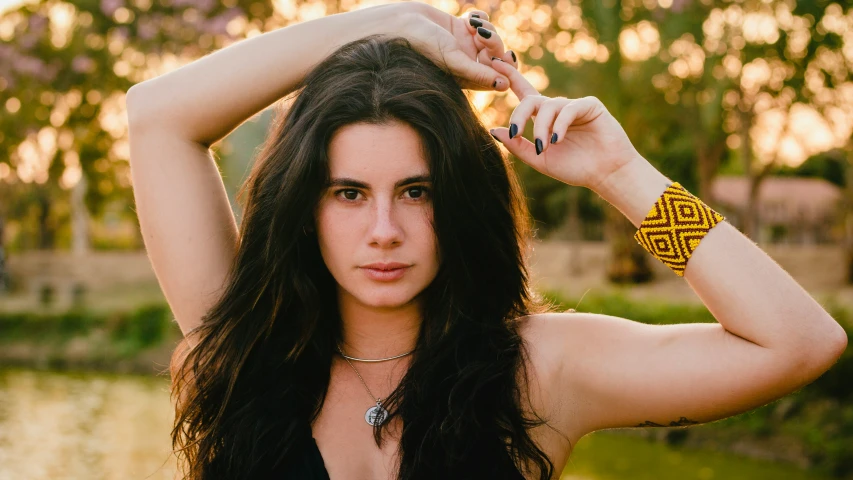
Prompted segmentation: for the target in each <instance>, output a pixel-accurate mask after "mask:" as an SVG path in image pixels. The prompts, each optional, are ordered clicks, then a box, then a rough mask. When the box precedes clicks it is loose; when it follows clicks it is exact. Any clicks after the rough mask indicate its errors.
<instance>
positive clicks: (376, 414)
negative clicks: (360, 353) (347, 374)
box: [338, 346, 414, 426]
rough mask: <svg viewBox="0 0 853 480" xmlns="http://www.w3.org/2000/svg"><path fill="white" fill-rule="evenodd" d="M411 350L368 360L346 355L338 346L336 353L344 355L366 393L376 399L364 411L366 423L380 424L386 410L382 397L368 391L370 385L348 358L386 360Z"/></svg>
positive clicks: (363, 360) (404, 354) (362, 360)
mask: <svg viewBox="0 0 853 480" xmlns="http://www.w3.org/2000/svg"><path fill="white" fill-rule="evenodd" d="M412 352H414V350H412V351H411V352H408V353H403V354H400V355H396V356H393V357H388V358H380V359H376V360H368V359H363V358H355V357H348V356H347V355H345V354H344V352H343V350H341V347H340V346H338V353H340V354H341V356H342V357H344V360H346V361H347V363H348V364H349V366H350V367H352V369H353V370H355V374H356V375H358V379H359V380H361V383H362V384H363V385H364V388H366V389H367V393H368V394H370V397H371V398H373V400H375V401H376V405H374V406H372V407H370V408H368V409H367V411H366V412H365V413H364V421H365V422H367V424H368V425H370V426H379V425H382V423H383V422H384V421H385V419H386V418H388V410H385V408H384V407H383V406H382V399H381V398H376V397H374V396H373V392H371V391H370V387H368V386H367V383H366V382H365V381H364V378H362V377H361V374H360V373H358V370H357V369H356V368H355V365H353V364H352V362H350V360H351V359H352V360H356V361H359V362H385V361H388V360H394V359H395V358H400V357H405V356H406V355H408V354H410V353H412Z"/></svg>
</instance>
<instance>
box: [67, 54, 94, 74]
mask: <svg viewBox="0 0 853 480" xmlns="http://www.w3.org/2000/svg"><path fill="white" fill-rule="evenodd" d="M71 69H72V70H74V71H75V72H77V73H89V72H91V71H92V70H94V69H95V61H94V60H92V59H91V58H89V57H87V56H85V55H77V56H76V57H74V60H72V61H71Z"/></svg>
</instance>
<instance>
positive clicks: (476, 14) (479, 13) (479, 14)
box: [467, 10, 489, 21]
mask: <svg viewBox="0 0 853 480" xmlns="http://www.w3.org/2000/svg"><path fill="white" fill-rule="evenodd" d="M467 16H468V18H479V19H480V20H486V21H488V20H489V14H488V13H486V12H485V11H484V10H471V11H469V12H468V13H467Z"/></svg>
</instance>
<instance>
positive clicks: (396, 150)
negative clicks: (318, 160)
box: [329, 122, 429, 182]
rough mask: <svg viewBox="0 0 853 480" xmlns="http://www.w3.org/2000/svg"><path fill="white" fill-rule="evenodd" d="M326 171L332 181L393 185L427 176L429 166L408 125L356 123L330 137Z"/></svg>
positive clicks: (342, 128) (399, 123)
mask: <svg viewBox="0 0 853 480" xmlns="http://www.w3.org/2000/svg"><path fill="white" fill-rule="evenodd" d="M329 170H330V176H331V177H332V179H335V178H339V177H350V178H357V179H361V180H365V181H367V182H371V181H373V182H393V181H396V180H399V178H403V177H408V176H412V175H416V174H417V175H420V174H428V173H429V164H428V163H427V161H426V158H425V156H424V152H423V150H422V142H421V139H420V137H419V136H418V133H417V132H416V131H415V129H413V128H412V127H411V126H409V125H407V124H405V123H402V122H394V123H390V124H383V125H373V124H366V123H356V124H351V125H346V126H344V127H341V128H340V129H338V131H337V132H335V134H334V136H333V137H332V140H331V142H330V143H329ZM398 177H399V178H398Z"/></svg>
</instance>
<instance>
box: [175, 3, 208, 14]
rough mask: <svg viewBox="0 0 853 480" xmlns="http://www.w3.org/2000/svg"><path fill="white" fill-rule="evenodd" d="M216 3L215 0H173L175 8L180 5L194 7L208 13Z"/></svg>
mask: <svg viewBox="0 0 853 480" xmlns="http://www.w3.org/2000/svg"><path fill="white" fill-rule="evenodd" d="M214 5H216V3H215V2H214V0H173V1H172V6H173V7H175V8H180V7H192V8H195V9H196V10H198V11H200V12H202V13H207V12H209V11H210V10H211V9H212V8H213V6H214Z"/></svg>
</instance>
